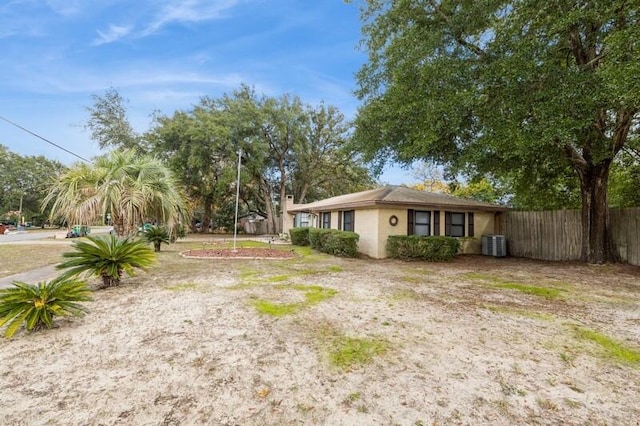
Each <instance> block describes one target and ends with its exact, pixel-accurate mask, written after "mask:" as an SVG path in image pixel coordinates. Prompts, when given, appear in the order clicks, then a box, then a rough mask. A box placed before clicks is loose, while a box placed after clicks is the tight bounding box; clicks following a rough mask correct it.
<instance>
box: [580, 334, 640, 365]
mask: <svg viewBox="0 0 640 426" xmlns="http://www.w3.org/2000/svg"><path fill="white" fill-rule="evenodd" d="M574 330H575V333H576V336H577V337H578V338H580V339H583V340H589V341H591V342H593V343H595V344H597V345H598V346H600V348H601V349H602V350H603V351H604V354H605V355H606V357H607V358H613V359H616V360H618V361H622V362H624V363H627V364H633V365H640V350H637V349H632V348H629V347H626V346H625V345H623V344H622V343H620V342H617V341H616V340H614V339H612V338H610V337H609V336H605V335H604V334H602V333H599V332H597V331H594V330H589V329H587V328H581V327H574Z"/></svg>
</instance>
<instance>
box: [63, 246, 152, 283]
mask: <svg viewBox="0 0 640 426" xmlns="http://www.w3.org/2000/svg"><path fill="white" fill-rule="evenodd" d="M73 248H74V249H75V251H71V252H66V253H63V254H62V257H63V258H65V259H68V260H65V261H63V262H62V263H60V264H58V265H57V266H56V268H58V269H67V271H65V272H64V273H63V274H62V275H61V276H62V277H65V278H68V277H73V276H76V275H80V274H89V275H94V276H99V277H102V284H103V287H111V286H117V285H120V278H121V277H122V274H123V273H126V274H127V275H129V276H133V275H134V273H135V269H142V270H146V269H147V267H149V266H151V265H152V264H153V263H154V261H155V259H156V255H155V253H154V252H153V250H151V249H150V248H149V247H148V246H147V245H146V242H144V241H142V240H139V239H136V238H134V237H125V238H121V237H116V236H115V235H109V236H102V237H96V236H88V237H87V241H76V242H75V243H74V245H73Z"/></svg>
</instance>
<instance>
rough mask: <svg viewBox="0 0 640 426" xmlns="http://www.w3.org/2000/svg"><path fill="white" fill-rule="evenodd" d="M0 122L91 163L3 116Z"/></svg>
mask: <svg viewBox="0 0 640 426" xmlns="http://www.w3.org/2000/svg"><path fill="white" fill-rule="evenodd" d="M0 120H4V121H6V122H7V123H9V124H11V125H12V126H15V127H17V128H18V129H20V130H23V131H25V132H27V133H29V134H30V135H33V136H35V137H36V138H38V139H42V140H43V141H45V142H46V143H48V144H50V145H53V146H55V147H56V148H58V149H61V150H63V151H64V152H66V153H68V154H71V155H73V156H74V157H77V158H79V159H81V160H82V161H84V162H86V163H89V164H91V161H89V160H87V159H86V158H84V157H81V156H79V155H78V154H76V153H75V152H71V151H69V150H68V149H66V148H63V147H61V146H60V145H58V144H56V143H53V142H51V141H50V140H49V139H47V138H43V137H42V136H40V135H38V134H36V133H33V132H32V131H31V130H29V129H25V128H24V127H22V126H21V125H19V124H16V123H14V122H13V121H11V120H9V119H7V118H4V117H3V116H1V115H0Z"/></svg>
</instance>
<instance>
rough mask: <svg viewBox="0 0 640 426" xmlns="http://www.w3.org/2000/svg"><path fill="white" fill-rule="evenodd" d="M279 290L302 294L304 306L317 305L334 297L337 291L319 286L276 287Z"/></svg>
mask: <svg viewBox="0 0 640 426" xmlns="http://www.w3.org/2000/svg"><path fill="white" fill-rule="evenodd" d="M276 288H280V289H293V290H297V291H303V292H304V299H305V302H304V303H305V304H306V305H317V304H318V303H320V302H322V301H324V300H326V299H330V298H332V297H333V296H335V295H336V294H337V293H338V291H337V290H334V289H332V288H326V287H321V286H319V285H287V286H277V287H276Z"/></svg>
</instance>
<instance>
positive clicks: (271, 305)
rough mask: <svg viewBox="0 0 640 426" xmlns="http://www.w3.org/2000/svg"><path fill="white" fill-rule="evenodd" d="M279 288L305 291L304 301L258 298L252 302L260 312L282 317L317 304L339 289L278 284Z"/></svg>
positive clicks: (333, 294)
mask: <svg viewBox="0 0 640 426" xmlns="http://www.w3.org/2000/svg"><path fill="white" fill-rule="evenodd" d="M275 288H276V289H278V290H295V291H301V292H303V293H304V301H302V302H297V303H277V302H273V301H268V300H264V299H258V300H254V301H252V302H251V304H252V305H253V306H255V307H256V309H257V310H258V312H260V313H262V314H266V315H271V316H275V317H281V316H284V315H289V314H293V313H296V312H298V311H299V310H301V309H303V308H306V307H309V306H313V305H317V304H318V303H320V302H322V301H325V300H327V299H329V298H331V297H333V296H335V295H336V294H337V293H338V291H337V290H334V289H332V288H326V287H321V286H317V285H301V284H300V285H277V286H275Z"/></svg>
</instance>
